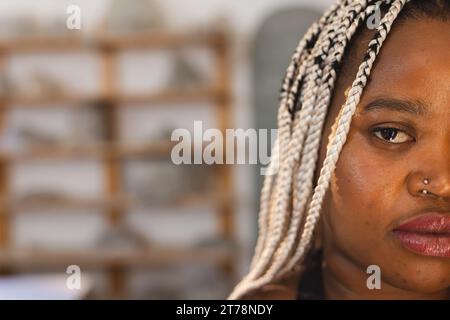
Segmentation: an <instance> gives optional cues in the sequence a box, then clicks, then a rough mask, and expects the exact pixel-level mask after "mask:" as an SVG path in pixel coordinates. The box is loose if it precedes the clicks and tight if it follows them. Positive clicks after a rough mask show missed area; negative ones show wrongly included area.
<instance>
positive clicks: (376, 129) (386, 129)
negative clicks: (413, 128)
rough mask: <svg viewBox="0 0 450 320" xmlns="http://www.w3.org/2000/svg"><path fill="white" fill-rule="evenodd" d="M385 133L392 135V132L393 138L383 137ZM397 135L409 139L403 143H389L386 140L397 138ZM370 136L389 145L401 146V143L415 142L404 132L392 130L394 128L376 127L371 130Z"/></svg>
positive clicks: (396, 129)
mask: <svg viewBox="0 0 450 320" xmlns="http://www.w3.org/2000/svg"><path fill="white" fill-rule="evenodd" d="M387 131H390V133H392V131H394V134H393V137H391V138H389V137H388V138H385V137H383V133H387ZM377 133H379V134H380V135H381V137H380V136H379V135H377ZM399 133H401V134H404V135H406V136H407V137H409V139H408V140H406V141H403V142H391V141H389V140H388V139H395V138H397V137H398V134H399ZM372 134H373V136H374V137H375V138H377V139H379V140H381V141H383V142H386V143H389V144H403V143H407V142H410V141H415V138H414V137H412V136H411V135H410V134H408V133H407V132H406V131H404V130H402V129H398V128H394V127H376V128H374V129H373V130H372ZM389 136H392V134H389Z"/></svg>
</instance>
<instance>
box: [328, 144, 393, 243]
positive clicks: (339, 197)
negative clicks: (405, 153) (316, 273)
mask: <svg viewBox="0 0 450 320" xmlns="http://www.w3.org/2000/svg"><path fill="white" fill-rule="evenodd" d="M364 144H367V142H366V141H363V139H362V138H358V137H350V136H349V140H348V141H347V143H346V145H345V146H344V149H343V150H342V152H341V155H340V157H339V161H338V163H337V166H336V170H335V173H334V175H333V178H332V180H331V184H330V193H329V205H328V206H329V210H328V211H329V213H328V216H329V217H328V219H327V220H328V223H329V225H330V227H331V230H332V232H333V234H334V237H335V239H334V240H335V241H336V242H337V243H340V244H341V246H342V247H349V246H351V247H353V248H352V250H353V251H354V250H357V251H364V250H367V249H368V248H369V247H374V246H377V244H379V242H380V240H382V239H383V238H384V237H386V236H387V234H388V232H389V226H390V224H391V223H392V221H394V220H395V218H396V214H395V211H394V210H393V209H394V207H395V204H396V202H398V199H399V194H400V193H401V185H402V183H401V181H402V179H401V176H402V174H401V172H399V170H398V169H396V168H395V167H393V166H392V165H391V166H388V164H387V163H386V160H385V159H381V158H380V157H377V156H376V155H374V153H373V151H372V152H371V151H369V148H368V147H366V148H364V147H363V146H364Z"/></svg>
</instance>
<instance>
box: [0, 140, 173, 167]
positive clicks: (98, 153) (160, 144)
mask: <svg viewBox="0 0 450 320" xmlns="http://www.w3.org/2000/svg"><path fill="white" fill-rule="evenodd" d="M176 143H177V142H172V141H154V142H152V143H146V144H128V145H126V144H124V145H119V144H114V143H98V144H94V145H85V146H81V145H79V146H76V145H74V146H64V145H61V146H60V145H57V146H56V145H55V146H36V147H29V148H27V150H24V151H18V152H8V151H1V152H0V161H3V162H6V163H12V162H30V161H66V160H80V159H87V160H92V159H99V160H103V159H108V158H114V159H117V158H124V159H125V158H131V159H132V158H142V157H145V158H148V157H150V158H151V157H170V152H171V150H172V147H173V146H174V145H175V144H176Z"/></svg>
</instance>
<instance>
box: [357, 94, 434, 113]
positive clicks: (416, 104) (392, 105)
mask: <svg viewBox="0 0 450 320" xmlns="http://www.w3.org/2000/svg"><path fill="white" fill-rule="evenodd" d="M381 109H388V110H391V111H396V112H403V113H409V114H412V115H415V116H424V115H426V114H427V113H428V109H427V106H426V104H425V103H424V102H423V101H421V100H401V99H394V98H378V99H375V100H373V101H372V102H370V103H369V104H367V105H366V106H365V107H364V110H363V113H367V112H370V111H377V110H381Z"/></svg>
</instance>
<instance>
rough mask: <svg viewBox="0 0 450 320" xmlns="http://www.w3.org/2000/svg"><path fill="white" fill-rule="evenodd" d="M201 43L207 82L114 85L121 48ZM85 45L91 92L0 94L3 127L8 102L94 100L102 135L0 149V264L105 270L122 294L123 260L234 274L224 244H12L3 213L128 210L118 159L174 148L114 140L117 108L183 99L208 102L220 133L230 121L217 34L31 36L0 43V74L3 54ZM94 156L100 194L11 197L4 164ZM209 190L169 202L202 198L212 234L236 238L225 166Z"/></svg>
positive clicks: (224, 49)
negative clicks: (87, 141)
mask: <svg viewBox="0 0 450 320" xmlns="http://www.w3.org/2000/svg"><path fill="white" fill-rule="evenodd" d="M199 46H202V47H205V48H208V49H209V50H211V52H212V54H213V55H214V56H215V61H216V63H215V65H216V68H215V72H216V82H215V83H213V84H211V85H210V87H207V88H198V89H196V90H193V89H189V90H182V89H177V88H168V89H167V90H164V91H162V92H157V93H152V94H147V95H128V96H124V95H120V94H118V92H119V90H118V88H117V79H118V74H117V56H118V54H119V53H120V52H121V50H126V49H140V48H142V49H152V48H154V49H162V48H164V49H168V48H172V49H177V48H185V47H199ZM86 50H89V51H92V52H95V53H96V54H98V55H99V58H100V62H101V72H102V77H101V81H102V83H101V84H102V86H101V88H102V90H101V92H99V93H98V94H97V95H95V96H73V95H59V96H48V97H47V96H46V97H33V96H20V97H7V98H2V99H0V125H1V126H2V127H3V125H4V115H5V113H6V112H8V110H9V109H11V108H18V107H20V108H39V107H40V106H41V105H45V106H46V107H48V106H49V105H54V106H55V107H57V106H58V105H61V104H64V105H67V106H73V107H78V106H83V105H87V104H90V105H92V104H96V105H100V106H101V112H102V117H103V120H104V121H103V122H104V125H105V129H106V139H105V141H103V142H102V143H97V144H94V145H83V146H51V147H35V148H31V149H28V150H25V151H21V152H17V153H5V152H2V153H0V269H1V270H14V268H15V267H27V268H30V267H31V268H33V267H36V268H38V267H40V266H54V267H55V266H65V264H68V263H69V264H71V263H73V262H74V261H76V262H77V263H79V264H80V265H83V266H86V267H93V268H105V269H106V270H108V271H107V272H108V274H109V283H110V289H111V293H112V296H115V297H121V296H123V294H124V292H125V291H126V286H125V283H126V280H125V278H124V276H125V272H124V271H125V269H126V268H127V267H128V266H153V265H160V264H166V263H175V264H176V263H182V262H189V261H190V262H193V263H205V262H210V263H214V264H217V265H218V266H219V267H220V268H221V269H222V270H223V271H225V272H226V273H227V274H228V275H229V276H231V277H234V276H235V265H236V259H237V257H238V254H237V252H236V251H235V250H230V249H229V248H228V249H224V248H200V249H196V248H194V249H192V248H183V247H180V248H173V247H163V248H151V249H148V250H144V251H143V250H136V251H133V252H121V251H119V252H116V251H114V250H106V251H98V250H92V251H67V250H65V251H43V250H35V249H33V250H24V249H15V248H14V244H13V243H11V240H10V239H11V235H10V232H11V231H10V217H11V215H12V214H15V213H17V212H19V211H25V210H33V209H34V208H38V209H40V210H47V209H48V210H51V209H52V208H53V209H56V210H58V211H62V210H66V209H67V210H70V209H74V208H75V209H84V208H86V209H87V208H90V209H92V208H94V209H100V210H101V211H102V212H104V213H105V214H106V217H107V218H106V222H107V223H110V224H111V225H117V224H121V223H122V222H123V217H124V215H126V214H127V211H128V210H130V209H133V208H136V207H139V204H136V203H134V202H133V201H132V200H130V199H129V197H128V195H126V194H124V190H123V183H122V176H121V175H122V171H121V161H122V160H124V159H130V158H141V157H144V158H146V159H147V158H148V159H153V158H157V159H161V158H163V159H164V158H165V159H170V151H171V148H172V146H173V144H172V143H170V142H167V141H154V142H151V143H148V144H145V145H123V144H121V143H119V131H120V130H119V110H120V108H124V106H123V105H124V104H126V105H127V107H141V106H143V105H145V107H149V105H152V104H156V103H166V105H167V106H168V107H169V106H170V104H171V103H183V104H185V107H186V108H189V107H190V106H189V105H190V104H192V103H196V102H204V101H207V102H210V103H209V105H211V106H212V107H213V108H214V110H215V112H216V115H217V123H218V124H219V128H220V129H221V130H223V132H225V129H226V128H229V127H230V121H231V120H230V117H231V115H230V109H231V108H230V98H231V94H230V78H229V70H230V66H229V60H228V59H229V43H228V39H227V36H226V35H225V34H223V33H218V32H214V33H203V34H175V33H170V32H152V33H146V34H136V35H129V36H126V37H106V36H103V37H97V38H95V39H90V40H89V41H85V40H82V39H80V38H78V37H69V38H38V39H37V38H35V39H17V40H14V41H13V40H10V41H3V42H1V41H0V72H3V70H4V67H5V64H6V63H8V58H9V57H11V56H13V55H15V54H18V53H21V54H23V53H27V54H33V53H42V52H51V53H55V52H71V53H73V52H77V51H80V52H82V51H86ZM86 158H87V159H95V160H98V161H100V162H101V163H102V165H103V170H104V173H105V174H104V176H105V181H104V185H105V188H104V189H105V190H106V192H105V194H104V196H103V197H102V198H101V199H62V200H58V201H50V202H46V203H33V202H32V201H31V202H30V201H22V200H17V199H14V198H13V197H11V195H10V191H9V177H8V172H9V168H10V166H13V165H14V164H16V163H20V162H33V161H46V160H52V161H55V160H57V161H76V160H78V159H86ZM213 172H214V174H215V175H216V179H215V181H216V182H217V186H216V190H213V191H212V192H211V194H208V195H203V196H199V197H194V198H192V197H191V198H190V199H185V200H184V201H179V202H178V203H174V207H183V208H184V207H186V206H195V205H199V204H202V203H206V204H209V205H212V206H213V207H214V208H215V209H216V213H217V218H218V230H217V233H218V237H220V239H223V240H226V241H227V242H228V243H230V244H232V245H234V244H235V234H234V220H233V213H234V208H233V201H232V198H233V197H232V194H233V187H232V177H231V171H230V167H229V166H226V165H215V166H214V168H213Z"/></svg>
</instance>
